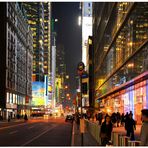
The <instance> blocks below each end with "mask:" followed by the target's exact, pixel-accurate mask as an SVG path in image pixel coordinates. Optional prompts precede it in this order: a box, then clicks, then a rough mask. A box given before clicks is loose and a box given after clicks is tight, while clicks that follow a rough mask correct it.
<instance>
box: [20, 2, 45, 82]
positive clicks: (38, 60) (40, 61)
mask: <svg viewBox="0 0 148 148" xmlns="http://www.w3.org/2000/svg"><path fill="white" fill-rule="evenodd" d="M23 5H24V6H25V9H26V12H27V19H28V24H29V25H30V27H31V30H32V33H33V34H32V35H33V75H32V79H33V81H41V82H43V81H44V42H45V40H44V28H45V24H44V4H43V3H42V2H27V3H25V2H24V3H23ZM46 39H47V37H46ZM45 45H46V44H45Z"/></svg>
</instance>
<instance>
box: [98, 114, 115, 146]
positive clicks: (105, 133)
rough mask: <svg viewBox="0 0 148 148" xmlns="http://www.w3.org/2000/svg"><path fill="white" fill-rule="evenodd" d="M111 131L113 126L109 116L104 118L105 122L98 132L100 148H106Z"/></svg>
mask: <svg viewBox="0 0 148 148" xmlns="http://www.w3.org/2000/svg"><path fill="white" fill-rule="evenodd" d="M112 129H113V125H112V123H111V118H110V116H106V117H105V121H104V122H103V123H102V125H101V130H100V138H101V145H102V146H106V145H107V144H108V143H109V141H110V140H111V132H112Z"/></svg>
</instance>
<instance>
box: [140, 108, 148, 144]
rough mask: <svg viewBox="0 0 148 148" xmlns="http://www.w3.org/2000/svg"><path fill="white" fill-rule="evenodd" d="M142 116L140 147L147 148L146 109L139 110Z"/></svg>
mask: <svg viewBox="0 0 148 148" xmlns="http://www.w3.org/2000/svg"><path fill="white" fill-rule="evenodd" d="M141 113H142V116H141V119H142V127H141V134H140V140H141V143H140V145H141V146H148V109H143V110H141Z"/></svg>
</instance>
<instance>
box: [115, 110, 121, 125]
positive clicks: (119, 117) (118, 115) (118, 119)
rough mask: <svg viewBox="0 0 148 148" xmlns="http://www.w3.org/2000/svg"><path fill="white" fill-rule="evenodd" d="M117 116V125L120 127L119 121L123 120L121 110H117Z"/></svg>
mask: <svg viewBox="0 0 148 148" xmlns="http://www.w3.org/2000/svg"><path fill="white" fill-rule="evenodd" d="M116 118H117V127H119V123H120V122H121V115H120V113H119V112H117V114H116Z"/></svg>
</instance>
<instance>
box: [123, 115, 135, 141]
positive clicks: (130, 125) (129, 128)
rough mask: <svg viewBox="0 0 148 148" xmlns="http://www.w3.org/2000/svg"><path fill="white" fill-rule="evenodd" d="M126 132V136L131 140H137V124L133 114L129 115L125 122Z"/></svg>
mask: <svg viewBox="0 0 148 148" xmlns="http://www.w3.org/2000/svg"><path fill="white" fill-rule="evenodd" d="M125 130H126V132H127V133H126V136H128V137H130V140H135V136H134V130H136V122H135V120H134V119H133V117H132V114H129V117H128V118H127V119H126V120H125Z"/></svg>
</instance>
